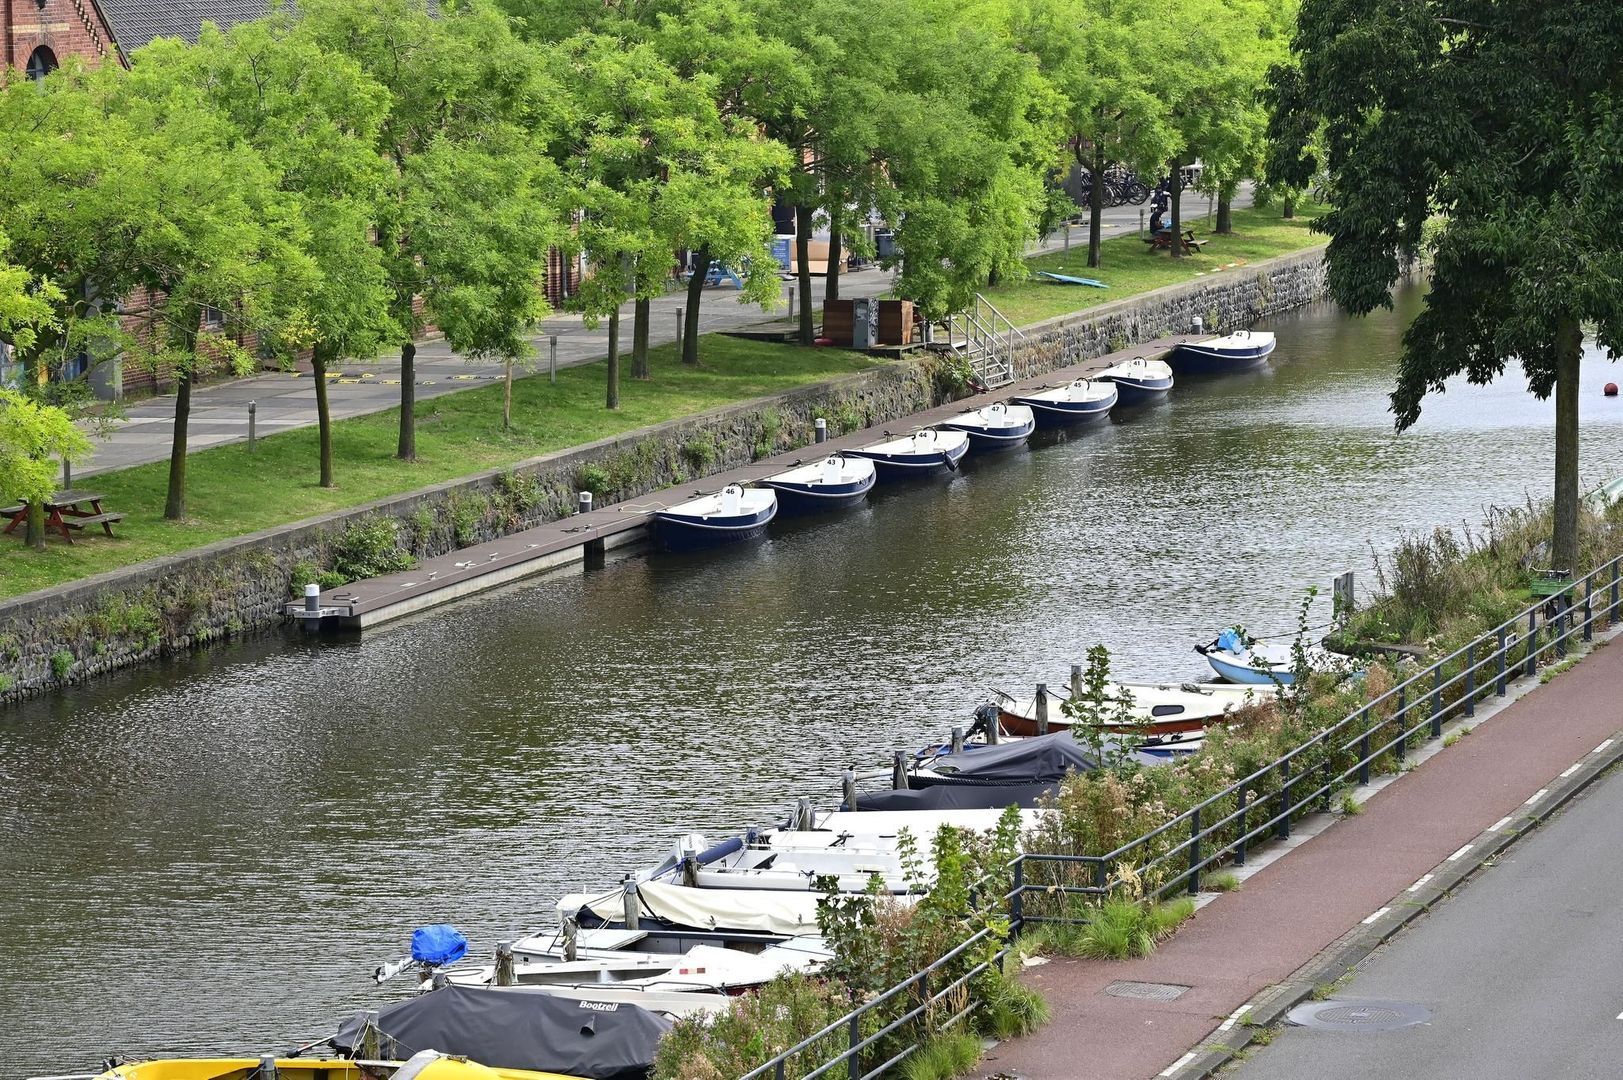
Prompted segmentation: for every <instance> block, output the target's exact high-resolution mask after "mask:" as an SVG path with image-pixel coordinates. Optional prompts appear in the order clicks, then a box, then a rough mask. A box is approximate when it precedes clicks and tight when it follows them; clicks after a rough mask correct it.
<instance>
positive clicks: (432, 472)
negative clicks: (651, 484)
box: [0, 335, 873, 596]
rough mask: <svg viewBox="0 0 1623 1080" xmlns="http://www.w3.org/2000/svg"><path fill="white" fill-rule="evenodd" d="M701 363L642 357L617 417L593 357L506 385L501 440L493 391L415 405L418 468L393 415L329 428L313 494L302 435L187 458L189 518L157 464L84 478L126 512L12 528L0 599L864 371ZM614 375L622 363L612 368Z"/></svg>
mask: <svg viewBox="0 0 1623 1080" xmlns="http://www.w3.org/2000/svg"><path fill="white" fill-rule="evenodd" d="M703 356H704V363H703V366H702V367H700V368H698V369H694V368H684V367H683V366H682V365H681V363H680V362H679V361H678V359H677V353H676V348H675V346H674V345H666V346H661V347H657V348H655V349H652V350H651V351H650V365H651V370H652V373H653V377H652V379H650V380H648V381H647V382H639V381H637V380H634V379H630V378H622V379H621V383H620V408H619V409H618V410H617V411H615V412H609V411H608V410H606V409H604V407H603V390H604V386H603V378H604V365H603V363H602V362H601V361H600V362H598V363H594V364H587V365H584V366H582V367H571V368H565V369H563V370H561V371H559V372H558V382H557V385H552V384H551V383H549V382H548V380H547V377H546V376H545V375H540V376H535V377H531V378H526V379H519V380H517V381H516V382H515V383H514V384H513V430H512V431H503V430H502V426H501V421H502V387H501V385H500V384H499V383H498V384H497V385H494V386H488V387H482V388H480V389H477V390H467V391H463V392H460V393H456V394H448V395H446V396H444V397H439V398H434V399H433V400H430V401H424V402H421V403H419V404H418V406H417V458H418V459H417V461H416V462H414V463H410V464H408V463H406V462H402V461H397V460H396V459H395V458H394V456H393V455H394V450H395V442H396V438H397V434H398V429H399V411H398V410H395V409H391V410H389V411H388V412H381V413H375V414H372V415H370V416H359V417H354V418H352V419H348V420H340V421H338V422H337V423H335V424H334V425H333V460H334V462H335V469H336V471H337V479H338V486H337V487H335V488H325V489H324V488H321V487H319V486H318V485H317V483H316V481H317V455H316V429H315V428H314V427H308V428H301V429H298V430H295V431H289V432H285V433H283V434H280V435H273V436H270V437H269V438H265V439H261V440H259V444H258V446H257V447H256V448H255V449H253V450H251V451H250V450H249V449H248V447H247V446H246V445H240V444H239V445H232V446H222V447H217V448H215V449H212V450H204V451H200V452H198V453H195V454H193V455H192V456H191V459H190V462H189V468H188V484H187V491H186V505H187V510H188V514H189V517H188V520H186V521H184V522H168V521H164V520H163V516H162V515H163V504H164V494H165V490H166V485H167V482H168V475H169V471H168V470H169V465H168V462H167V461H163V462H155V463H153V464H150V465H139V466H136V467H134V468H130V469H121V470H118V471H116V472H107V473H100V474H97V475H94V476H89V477H85V478H84V480H83V481H82V482H80V483H79V484H78V485H77V486H79V487H81V488H94V489H95V490H96V491H99V492H103V493H105V494H106V496H107V499H106V502H105V503H103V505H104V506H105V507H106V508H107V509H108V510H110V511H118V512H121V513H123V514H125V515H127V516H126V517H125V518H124V520H123V522H121V523H120V524H118V525H115V526H114V531H116V532H117V533H118V534H119V535H118V537H117V538H113V539H109V538H108V537H107V536H105V535H103V534H102V533H101V531H100V530H99V529H98V530H97V531H95V532H94V533H93V534H91V535H87V536H85V537H84V538H83V539H81V540H78V541H77V542H76V543H75V544H74V545H73V546H72V547H69V546H68V545H67V544H66V543H64V542H63V541H62V540H61V539H60V538H54V539H49V540H47V541H46V550H45V552H44V553H40V552H36V551H32V550H29V549H27V548H25V547H23V545H22V542H21V540H20V539H19V536H20V533H21V529H20V528H19V530H18V532H17V533H13V534H12V535H11V536H6V537H0V596H17V595H19V594H21V593H26V592H31V591H32V590H34V589H42V588H45V587H46V586H49V585H55V584H58V583H60V582H64V581H72V580H74V579H77V578H81V577H86V576H88V575H90V574H96V573H100V572H102V571H104V570H111V569H114V568H116V567H120V566H127V565H129V564H131V563H136V562H140V561H142V560H143V559H150V558H153V557H155V556H159V555H168V554H173V553H174V552H178V551H184V550H186V549H187V548H193V547H197V546H199V545H202V544H207V543H210V542H212V541H215V540H221V539H225V538H227V537H232V536H241V535H243V534H244V533H250V532H253V531H255V530H257V529H263V528H267V527H269V526H272V525H280V524H284V523H286V522H290V521H298V520H300V519H301V518H307V517H312V516H314V515H317V514H322V513H326V512H328V511H331V510H340V509H343V508H345V507H349V506H355V505H358V504H360V503H364V502H368V501H370V500H372V499H378V498H382V497H384V496H386V495H395V494H399V493H401V492H406V491H411V490H413V489H415V488H420V487H424V486H426V485H429V484H435V483H439V482H441V481H444V480H450V479H453V478H455V477H459V476H465V475H467V474H469V473H473V472H478V471H479V470H481V469H489V468H496V467H499V466H502V465H509V464H512V463H514V462H516V461H521V460H523V459H524V458H527V457H532V456H534V455H536V454H543V453H546V452H547V451H550V450H560V449H564V448H566V447H571V446H577V445H579V444H581V443H587V442H591V441H593V440H594V439H601V438H604V437H606V436H609V435H614V434H617V433H620V432H623V431H629V430H631V429H633V428H639V427H643V426H645V425H648V424H656V423H659V422H660V421H662V420H669V419H672V418H674V417H680V416H687V415H690V414H693V413H698V412H703V411H705V410H707V409H712V408H715V407H717V406H720V405H726V404H728V403H731V402H736V401H746V400H748V399H750V398H754V397H759V396H761V395H763V394H769V393H773V392H774V391H779V390H785V389H789V388H791V387H795V386H801V385H804V384H807V383H814V382H821V381H823V380H825V379H830V378H834V377H835V376H839V375H845V374H849V373H851V372H855V371H861V370H864V369H865V368H868V367H871V366H873V363H872V361H871V360H870V359H869V358H868V357H866V356H863V355H861V354H858V353H852V352H847V351H844V350H840V349H809V348H803V347H800V346H794V345H774V344H766V343H762V342H756V341H745V340H742V339H739V338H730V337H723V336H721V335H708V336H706V338H705V340H704V354H703ZM624 370H625V368H624V367H622V371H624Z"/></svg>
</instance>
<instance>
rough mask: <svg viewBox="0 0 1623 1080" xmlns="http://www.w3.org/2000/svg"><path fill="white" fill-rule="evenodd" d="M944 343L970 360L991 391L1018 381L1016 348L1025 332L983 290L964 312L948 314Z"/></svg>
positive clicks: (1022, 340)
mask: <svg viewBox="0 0 1623 1080" xmlns="http://www.w3.org/2000/svg"><path fill="white" fill-rule="evenodd" d="M945 322H946V330H947V340H946V342H945V345H946V347H947V348H948V349H950V350H951V351H952V352H954V353H956V354H958V355H960V356H963V357H964V358H965V359H967V360H968V361H969V366H970V367H971V368H972V369H974V372H975V377H976V378H978V379H979V380H980V381H981V382H982V383H983V384H985V386H986V387H987V389H989V390H993V389H996V388H997V387H999V386H1006V385H1008V384H1009V383H1011V382H1013V381H1014V380H1015V378H1016V377H1017V376H1016V373H1015V350H1016V349H1017V348H1018V347H1019V345H1020V343H1021V342H1024V341H1025V340H1026V335H1024V334H1022V333H1021V332H1020V329H1019V327H1017V326H1015V325H1014V323H1012V322H1010V321H1009V320H1008V318H1007V317H1006V316H1005V315H1004V314H1003V312H1001V311H999V310H998V309H997V308H995V307H993V306H992V303H991V301H989V300H987V299H986V297H984V296H982V295H981V294H980V293H976V294H975V302H974V303H973V304H971V305H970V306H969V307H967V308H965V309H964V310H963V311H959V312H954V313H953V314H951V315H948V316H947V318H946V320H945Z"/></svg>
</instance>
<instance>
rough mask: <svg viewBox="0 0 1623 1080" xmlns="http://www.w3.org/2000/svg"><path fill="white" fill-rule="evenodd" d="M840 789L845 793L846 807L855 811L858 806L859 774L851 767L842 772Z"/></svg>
mask: <svg viewBox="0 0 1623 1080" xmlns="http://www.w3.org/2000/svg"><path fill="white" fill-rule="evenodd" d="M840 790H841V791H842V792H844V794H845V808H846V809H847V810H853V811H854V810H855V809H856V808H857V774H856V773H854V772H852V771H851V770H850V769H846V770H845V771H844V772H842V773H840Z"/></svg>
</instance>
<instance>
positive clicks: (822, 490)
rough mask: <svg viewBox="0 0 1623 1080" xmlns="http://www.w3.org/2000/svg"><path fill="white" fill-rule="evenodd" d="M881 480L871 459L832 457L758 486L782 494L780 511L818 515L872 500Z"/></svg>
mask: <svg viewBox="0 0 1623 1080" xmlns="http://www.w3.org/2000/svg"><path fill="white" fill-rule="evenodd" d="M878 480H879V473H878V470H877V469H875V468H874V463H873V462H872V461H869V460H868V459H867V458H860V457H848V456H846V455H845V454H830V455H829V456H828V457H826V458H823V459H822V460H821V461H814V462H812V463H811V464H809V465H797V466H795V467H794V468H793V469H789V470H787V471H785V472H781V473H773V474H772V475H771V476H767V477H763V478H762V479H760V480H757V481H756V483H757V484H759V485H760V486H761V487H766V488H771V489H772V490H773V491H775V492H777V493H778V509H779V510H780V511H782V512H783V513H785V514H816V513H821V512H822V511H824V510H840V509H844V508H845V507H847V506H854V505H856V504H857V503H859V502H861V501H862V500H863V499H865V498H867V497H868V492H870V491H872V490H873V486H874V484H876V483H877V482H878Z"/></svg>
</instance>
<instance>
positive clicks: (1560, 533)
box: [1550, 319, 1584, 573]
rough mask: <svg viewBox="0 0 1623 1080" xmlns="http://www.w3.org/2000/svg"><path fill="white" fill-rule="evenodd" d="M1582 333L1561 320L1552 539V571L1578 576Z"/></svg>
mask: <svg viewBox="0 0 1623 1080" xmlns="http://www.w3.org/2000/svg"><path fill="white" fill-rule="evenodd" d="M1583 348H1584V337H1583V330H1582V329H1580V327H1579V326H1578V321H1577V320H1576V319H1562V320H1561V322H1560V324H1559V325H1558V326H1557V328H1556V340H1555V536H1554V537H1553V539H1552V540H1551V542H1550V559H1551V567H1552V569H1556V570H1564V571H1566V572H1568V573H1577V572H1578V570H1579V569H1580V567H1579V566H1578V367H1579V361H1580V360H1581V359H1582V358H1583Z"/></svg>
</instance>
